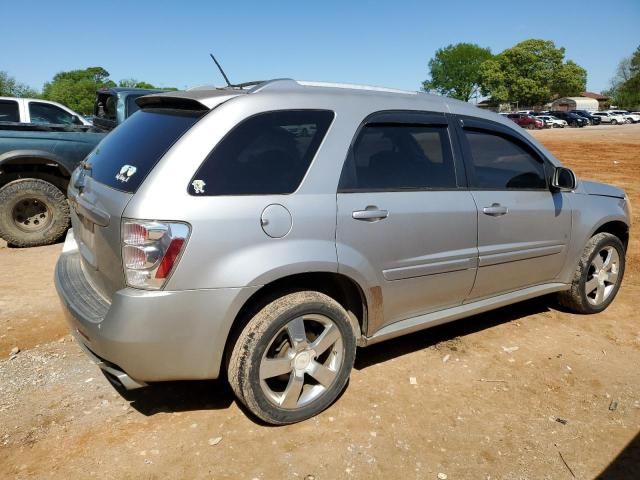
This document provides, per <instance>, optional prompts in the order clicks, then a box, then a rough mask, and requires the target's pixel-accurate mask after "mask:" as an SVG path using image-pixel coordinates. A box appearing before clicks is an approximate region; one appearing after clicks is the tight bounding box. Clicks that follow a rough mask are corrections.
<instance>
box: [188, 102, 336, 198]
mask: <svg viewBox="0 0 640 480" xmlns="http://www.w3.org/2000/svg"><path fill="white" fill-rule="evenodd" d="M332 120H333V112H331V111H327V110H281V111H274V112H266V113H261V114H258V115H255V116H253V117H251V118H249V119H248V120H245V121H244V122H242V123H240V124H239V125H238V126H237V127H235V128H234V129H233V130H232V131H231V132H230V133H229V134H228V135H227V136H226V137H225V138H223V139H222V140H221V141H220V143H219V144H218V145H217V146H216V147H215V148H214V149H213V151H212V152H211V153H210V154H209V156H208V157H207V158H206V160H205V161H204V163H203V164H202V166H201V167H200V168H199V169H198V171H197V173H196V174H195V175H194V177H193V179H192V182H191V183H190V185H189V193H190V194H192V195H204V196H208V195H269V194H274V195H281V194H289V193H293V192H294V191H295V190H296V189H297V188H298V185H300V182H301V181H302V178H303V177H304V175H305V173H306V172H307V169H308V168H309V165H310V164H311V161H312V160H313V157H314V156H315V154H316V151H317V150H318V147H319V146H320V143H321V142H322V139H323V138H324V136H325V134H326V133H327V130H328V128H329V125H330V123H331V121H332Z"/></svg>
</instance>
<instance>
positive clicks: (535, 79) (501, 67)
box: [422, 39, 640, 109]
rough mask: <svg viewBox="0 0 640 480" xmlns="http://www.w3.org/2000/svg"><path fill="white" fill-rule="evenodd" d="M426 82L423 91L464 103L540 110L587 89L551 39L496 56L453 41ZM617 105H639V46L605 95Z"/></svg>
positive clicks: (432, 63) (431, 67) (440, 52)
mask: <svg viewBox="0 0 640 480" xmlns="http://www.w3.org/2000/svg"><path fill="white" fill-rule="evenodd" d="M429 74H430V78H429V79H427V80H425V81H424V82H423V84H422V87H423V89H424V90H426V91H430V92H436V93H440V94H442V95H447V96H449V97H453V98H457V99H459V100H463V101H465V102H468V101H470V100H471V99H472V98H476V99H477V98H480V97H486V98H487V99H488V100H489V103H490V104H492V105H494V106H498V105H500V104H502V103H510V104H513V103H517V104H519V105H526V106H532V107H533V106H542V105H544V104H545V103H548V102H550V101H552V100H553V99H555V98H559V97H571V96H579V95H580V93H582V92H583V91H585V90H586V84H587V71H586V70H585V69H584V68H582V67H581V66H580V65H578V64H577V63H575V62H574V61H573V60H565V49H564V48H562V47H556V45H555V44H554V42H552V41H550V40H539V39H530V40H525V41H523V42H520V43H518V44H516V45H514V46H513V47H511V48H508V49H506V50H504V51H502V52H500V53H499V54H496V55H494V54H493V53H492V52H491V50H490V49H489V48H483V47H481V46H479V45H476V44H473V43H457V44H454V45H449V46H447V47H445V48H441V49H439V50H437V51H436V53H435V55H434V57H433V58H432V59H431V60H430V61H429ZM603 93H606V94H608V95H609V96H610V97H611V98H612V101H613V103H615V104H616V105H617V106H618V107H621V108H628V109H635V108H638V106H640V47H638V49H637V50H636V52H635V53H634V54H633V55H632V56H631V57H629V58H627V59H625V60H623V61H622V62H621V64H620V66H619V67H618V72H617V75H616V77H615V78H614V80H613V81H612V88H611V90H609V91H607V92H603Z"/></svg>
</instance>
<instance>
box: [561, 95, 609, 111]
mask: <svg viewBox="0 0 640 480" xmlns="http://www.w3.org/2000/svg"><path fill="white" fill-rule="evenodd" d="M598 106H599V104H598V100H596V99H595V98H589V97H562V98H558V99H556V100H554V101H553V102H552V103H551V110H555V111H560V112H567V111H569V110H586V111H588V112H597V111H598Z"/></svg>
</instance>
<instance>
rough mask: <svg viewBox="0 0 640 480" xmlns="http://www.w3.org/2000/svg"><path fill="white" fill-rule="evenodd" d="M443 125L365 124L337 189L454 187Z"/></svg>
mask: <svg viewBox="0 0 640 480" xmlns="http://www.w3.org/2000/svg"><path fill="white" fill-rule="evenodd" d="M456 187H457V184H456V173H455V167H454V164H453V156H452V153H451V147H450V143H449V135H448V131H447V128H446V127H440V126H421V125H402V124H395V123H394V124H369V125H366V126H365V127H364V128H363V129H362V130H361V131H360V133H359V135H358V137H357V138H356V140H355V142H354V144H353V146H352V148H351V151H350V152H349V155H348V157H347V160H346V162H345V166H344V168H343V170H342V176H341V178H340V188H339V190H340V192H361V191H385V190H415V189H442V188H456Z"/></svg>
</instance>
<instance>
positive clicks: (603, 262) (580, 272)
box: [558, 233, 625, 314]
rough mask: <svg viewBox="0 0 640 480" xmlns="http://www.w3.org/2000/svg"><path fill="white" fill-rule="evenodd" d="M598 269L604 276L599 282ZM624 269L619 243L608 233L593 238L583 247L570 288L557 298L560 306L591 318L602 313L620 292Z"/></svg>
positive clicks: (623, 251) (623, 259)
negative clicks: (588, 315)
mask: <svg viewBox="0 0 640 480" xmlns="http://www.w3.org/2000/svg"><path fill="white" fill-rule="evenodd" d="M603 252H605V253H604V257H603ZM614 252H615V253H614ZM608 255H611V256H610V257H609V256H608ZM616 257H617V258H616ZM598 258H599V260H598ZM598 265H600V270H601V271H603V270H604V272H605V273H604V274H602V277H601V278H602V279H599V278H598V276H599V275H598ZM624 267H625V248H624V245H622V242H621V241H620V239H619V238H618V237H616V236H615V235H612V234H610V233H598V234H597V235H594V236H593V237H591V239H589V241H588V242H587V244H586V245H585V247H584V250H583V252H582V256H581V257H580V261H579V262H578V266H577V268H576V271H575V273H574V275H573V281H572V282H571V288H570V289H569V290H567V291H564V292H560V293H559V294H558V301H559V303H560V305H562V306H563V307H565V308H567V309H569V310H571V311H572V312H575V313H583V314H591V313H599V312H601V311H603V310H604V309H605V308H607V307H608V306H609V305H610V304H611V302H612V301H613V299H614V298H615V296H616V294H617V293H618V290H619V289H620V284H621V283H622V278H623V276H624ZM613 275H615V278H614V277H613ZM601 292H602V296H601V297H600V296H599V295H601Z"/></svg>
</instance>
